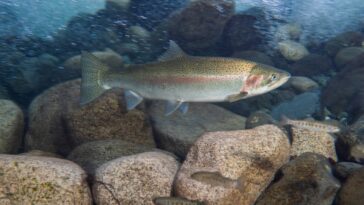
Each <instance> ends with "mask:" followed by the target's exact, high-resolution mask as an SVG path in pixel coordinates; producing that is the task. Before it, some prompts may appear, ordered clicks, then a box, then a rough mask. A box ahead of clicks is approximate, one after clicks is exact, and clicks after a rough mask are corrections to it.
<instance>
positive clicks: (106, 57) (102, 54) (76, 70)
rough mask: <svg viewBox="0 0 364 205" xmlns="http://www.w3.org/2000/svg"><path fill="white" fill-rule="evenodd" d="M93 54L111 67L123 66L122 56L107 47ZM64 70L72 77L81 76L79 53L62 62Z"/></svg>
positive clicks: (118, 67)
mask: <svg viewBox="0 0 364 205" xmlns="http://www.w3.org/2000/svg"><path fill="white" fill-rule="evenodd" d="M92 54H93V55H94V56H96V57H97V58H98V59H100V60H101V61H102V62H104V63H105V64H107V65H109V66H110V67H111V68H114V69H120V68H121V67H122V66H123V58H122V57H121V56H120V55H119V54H117V53H116V52H115V51H113V50H111V49H109V48H107V49H105V51H96V52H92ZM63 66H64V68H65V69H66V71H65V72H68V73H70V75H72V76H73V77H80V76H81V55H77V56H74V57H72V58H69V59H68V60H66V61H65V62H64V63H63Z"/></svg>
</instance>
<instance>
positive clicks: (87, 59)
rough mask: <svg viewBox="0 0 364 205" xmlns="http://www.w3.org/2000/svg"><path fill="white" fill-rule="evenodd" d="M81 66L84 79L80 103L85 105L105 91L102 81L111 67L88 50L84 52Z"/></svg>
mask: <svg viewBox="0 0 364 205" xmlns="http://www.w3.org/2000/svg"><path fill="white" fill-rule="evenodd" d="M81 67H82V81H81V102H80V104H81V105H85V104H87V103H89V102H91V101H93V100H94V99H96V98H97V97H99V96H100V95H101V94H102V93H103V92H104V91H105V89H104V88H103V87H102V84H101V82H102V79H103V78H104V76H105V75H106V73H107V71H108V70H109V67H108V66H107V65H105V64H104V63H102V62H101V61H100V60H99V59H98V58H96V57H95V56H94V55H92V54H91V53H88V52H82V55H81Z"/></svg>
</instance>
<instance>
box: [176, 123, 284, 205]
mask: <svg viewBox="0 0 364 205" xmlns="http://www.w3.org/2000/svg"><path fill="white" fill-rule="evenodd" d="M288 157H289V142H288V138H287V136H286V135H285V134H284V133H283V132H282V131H281V130H280V129H279V128H278V127H276V126H273V125H264V126H260V127H256V128H254V129H250V130H239V131H223V132H209V133H206V134H204V135H203V136H202V137H201V138H200V139H198V140H197V142H196V143H195V144H194V145H193V147H192V148H191V150H190V152H189V153H188V155H187V159H186V160H185V161H184V163H183V164H182V167H181V169H180V170H179V172H178V174H177V178H176V182H175V192H176V194H177V196H180V197H183V198H187V199H189V200H197V201H203V202H205V203H206V204H215V205H227V204H230V205H232V204H240V205H251V204H253V203H254V202H255V200H256V199H257V198H258V196H259V195H260V193H261V192H262V191H263V190H264V189H265V188H266V187H267V186H268V185H269V184H270V182H271V181H272V180H273V178H274V175H275V172H276V171H277V170H278V169H279V168H280V167H281V166H282V165H283V164H284V163H286V162H287V160H288Z"/></svg>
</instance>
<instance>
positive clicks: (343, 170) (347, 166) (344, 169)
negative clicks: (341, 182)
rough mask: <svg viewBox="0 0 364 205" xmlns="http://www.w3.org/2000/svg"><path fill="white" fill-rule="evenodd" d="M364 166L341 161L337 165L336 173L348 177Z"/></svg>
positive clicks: (344, 177)
mask: <svg viewBox="0 0 364 205" xmlns="http://www.w3.org/2000/svg"><path fill="white" fill-rule="evenodd" d="M362 167H364V166H363V165H361V164H357V163H354V162H339V163H337V164H336V165H335V173H336V175H338V176H339V177H340V178H343V179H346V178H347V177H348V176H350V175H351V174H353V173H354V172H355V171H357V170H359V169H360V168H362Z"/></svg>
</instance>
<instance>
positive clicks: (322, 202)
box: [256, 153, 340, 205]
mask: <svg viewBox="0 0 364 205" xmlns="http://www.w3.org/2000/svg"><path fill="white" fill-rule="evenodd" d="M282 175H283V176H282V178H281V179H280V180H279V181H278V182H276V183H273V184H272V185H271V186H270V187H269V188H268V189H267V190H265V192H264V193H263V194H262V195H261V196H260V198H259V200H258V202H257V203H256V205H272V204H274V205H307V204H312V205H331V204H332V202H333V200H334V198H335V194H336V192H337V191H338V190H339V188H340V182H339V181H338V180H337V179H335V178H334V177H333V176H332V171H331V165H330V163H329V162H328V160H327V159H326V158H325V157H324V156H322V155H319V154H314V153H305V154H302V155H301V156H299V157H297V158H296V159H294V160H293V161H291V162H289V163H288V164H286V165H284V166H283V167H282Z"/></svg>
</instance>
